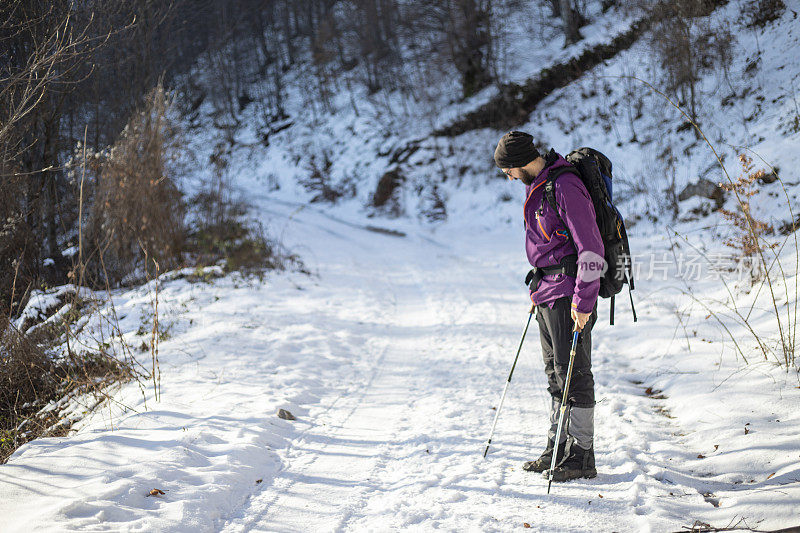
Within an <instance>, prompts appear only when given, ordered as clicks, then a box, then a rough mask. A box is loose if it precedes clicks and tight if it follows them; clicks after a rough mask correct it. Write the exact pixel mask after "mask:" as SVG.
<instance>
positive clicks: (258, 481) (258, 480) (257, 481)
mask: <svg viewBox="0 0 800 533" xmlns="http://www.w3.org/2000/svg"><path fill="white" fill-rule="evenodd" d="M262 481H264V480H263V479H257V480H256V485H258V484H259V483H261V482H262Z"/></svg>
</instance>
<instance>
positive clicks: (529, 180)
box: [519, 168, 536, 185]
mask: <svg viewBox="0 0 800 533" xmlns="http://www.w3.org/2000/svg"><path fill="white" fill-rule="evenodd" d="M519 171H520V174H522V177H521V178H520V179H519V181H521V182H522V183H524V184H525V185H533V180H535V179H536V176H534V175H533V174H531V173H530V172H528V171H527V170H525V169H524V168H521V169H519Z"/></svg>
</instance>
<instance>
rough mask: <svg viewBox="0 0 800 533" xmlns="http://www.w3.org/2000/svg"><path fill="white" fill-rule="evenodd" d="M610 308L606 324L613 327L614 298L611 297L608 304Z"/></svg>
mask: <svg viewBox="0 0 800 533" xmlns="http://www.w3.org/2000/svg"><path fill="white" fill-rule="evenodd" d="M609 304H610V305H611V307H610V308H609V310H608V324H609V325H610V326H613V325H614V297H613V296H612V297H611V302H609Z"/></svg>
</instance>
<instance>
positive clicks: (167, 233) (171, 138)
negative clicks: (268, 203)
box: [81, 86, 186, 284]
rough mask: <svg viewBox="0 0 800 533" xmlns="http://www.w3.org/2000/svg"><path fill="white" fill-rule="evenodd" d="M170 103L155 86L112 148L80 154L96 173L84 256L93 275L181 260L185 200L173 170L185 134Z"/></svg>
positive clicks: (116, 277) (118, 274)
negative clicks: (178, 127) (172, 117)
mask: <svg viewBox="0 0 800 533" xmlns="http://www.w3.org/2000/svg"><path fill="white" fill-rule="evenodd" d="M169 109H170V101H169V99H168V97H167V94H166V93H165V91H164V89H163V88H162V87H161V86H158V87H156V88H155V89H154V90H153V91H152V92H151V93H150V94H149V95H148V97H147V99H146V101H145V105H144V106H143V108H142V109H141V110H139V111H137V112H136V113H134V115H133V116H132V117H131V119H130V120H129V122H128V125H127V126H126V127H125V130H124V131H123V132H122V134H121V135H120V136H119V138H118V139H117V141H116V142H115V144H114V145H113V146H112V147H111V148H110V149H109V150H108V151H106V152H103V153H102V154H89V155H88V156H87V158H86V159H85V160H84V161H81V163H84V162H86V163H87V166H90V167H91V168H92V170H93V171H94V173H95V175H96V181H95V182H94V199H93V203H92V209H91V216H90V217H89V219H88V224H87V242H88V243H90V249H89V250H88V251H89V254H88V256H87V257H86V259H87V262H86V263H87V270H88V272H89V273H90V274H91V275H93V278H94V279H96V280H103V279H107V280H108V281H109V282H111V283H112V284H114V283H117V282H119V281H121V280H123V279H125V278H129V277H130V276H132V275H133V276H134V277H136V278H137V279H140V278H141V277H143V276H142V275H141V274H142V270H145V271H147V272H150V271H149V269H152V267H153V263H152V261H150V260H155V261H156V262H157V263H158V264H159V265H160V266H161V269H162V270H166V269H169V268H172V267H174V266H177V265H178V264H179V263H180V261H181V252H182V249H183V243H184V241H185V235H186V229H185V225H184V215H185V211H186V208H185V204H184V202H183V198H182V195H181V193H180V191H179V190H178V188H177V186H176V176H175V174H176V172H175V170H176V168H175V167H176V166H177V162H178V161H179V160H180V158H181V153H180V152H181V147H180V146H181V145H180V135H179V133H178V131H177V130H176V128H175V125H174V124H173V122H172V121H171V120H170V118H169ZM137 274H138V275H137Z"/></svg>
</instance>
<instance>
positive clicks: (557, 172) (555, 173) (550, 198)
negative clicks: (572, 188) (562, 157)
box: [542, 165, 578, 217]
mask: <svg viewBox="0 0 800 533" xmlns="http://www.w3.org/2000/svg"><path fill="white" fill-rule="evenodd" d="M568 172H569V173H572V174H575V175H578V169H577V168H575V167H574V166H572V165H564V166H563V167H558V168H554V169H553V170H551V171H549V172H548V173H547V182H545V184H544V194H543V195H542V200H544V199H545V198H547V203H548V204H550V207H552V208H553V211H555V212H556V215H558V216H559V217H561V215H560V214H559V212H558V204H557V203H556V191H555V184H554V182H555V181H556V180H557V179H558V177H559V176H561V175H562V174H566V173H568Z"/></svg>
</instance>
